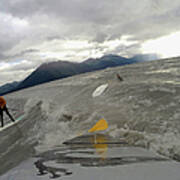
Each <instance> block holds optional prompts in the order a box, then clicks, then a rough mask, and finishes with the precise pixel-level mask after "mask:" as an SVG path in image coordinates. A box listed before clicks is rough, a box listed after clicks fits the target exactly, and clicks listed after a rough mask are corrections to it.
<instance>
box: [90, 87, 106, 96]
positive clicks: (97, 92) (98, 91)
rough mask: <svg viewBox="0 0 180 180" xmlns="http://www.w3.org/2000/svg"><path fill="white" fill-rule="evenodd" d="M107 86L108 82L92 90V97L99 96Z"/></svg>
mask: <svg viewBox="0 0 180 180" xmlns="http://www.w3.org/2000/svg"><path fill="white" fill-rule="evenodd" d="M107 87H108V84H103V85H101V86H99V87H97V88H96V90H95V91H94V92H93V94H92V97H97V96H100V95H101V94H102V93H103V92H104V91H105V90H106V89H107Z"/></svg>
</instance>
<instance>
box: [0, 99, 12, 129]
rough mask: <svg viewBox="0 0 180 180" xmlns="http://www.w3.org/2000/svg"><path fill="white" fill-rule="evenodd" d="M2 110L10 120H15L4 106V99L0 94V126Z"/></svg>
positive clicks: (2, 123) (2, 121) (2, 124)
mask: <svg viewBox="0 0 180 180" xmlns="http://www.w3.org/2000/svg"><path fill="white" fill-rule="evenodd" d="M3 111H5V112H6V114H7V115H8V116H9V118H10V119H11V121H12V122H15V120H14V118H13V117H12V116H11V114H10V113H9V111H8V108H7V107H6V100H5V99H4V97H2V96H0V119H1V126H2V127H3V126H4V119H3Z"/></svg>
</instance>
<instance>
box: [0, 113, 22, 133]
mask: <svg viewBox="0 0 180 180" xmlns="http://www.w3.org/2000/svg"><path fill="white" fill-rule="evenodd" d="M24 116H25V114H22V115H20V116H19V117H18V118H16V119H15V122H10V123H8V124H7V125H4V127H0V131H3V130H4V129H7V128H9V127H11V126H13V125H15V124H17V123H18V122H19V121H21V120H22V119H23V118H24Z"/></svg>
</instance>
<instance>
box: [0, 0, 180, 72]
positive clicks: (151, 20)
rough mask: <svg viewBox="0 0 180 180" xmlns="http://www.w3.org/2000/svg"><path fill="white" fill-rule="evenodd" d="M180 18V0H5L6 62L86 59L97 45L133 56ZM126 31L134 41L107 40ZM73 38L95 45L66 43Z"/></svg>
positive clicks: (0, 33) (0, 9) (0, 44)
mask: <svg viewBox="0 0 180 180" xmlns="http://www.w3.org/2000/svg"><path fill="white" fill-rule="evenodd" d="M179 21H180V1H179V0H173V1H171V2H170V1H169V0H141V1H137V0H128V1H127V0H111V1H110V0H1V3H0V37H1V40H0V62H2V61H3V62H10V63H11V62H12V61H13V60H17V59H24V60H27V61H23V63H24V66H25V67H28V68H30V67H33V68H34V67H35V65H39V64H40V63H42V62H44V61H45V60H44V59H43V58H44V57H45V56H46V54H48V53H49V54H48V57H50V55H51V54H53V53H56V52H58V53H59V54H60V55H62V54H64V57H71V58H72V56H73V55H76V52H77V53H79V54H81V52H82V54H83V53H84V55H83V56H82V58H83V59H86V58H84V57H85V56H86V54H87V52H88V51H92V50H94V51H95V52H97V53H99V54H107V53H115V54H116V53H117V54H120V55H128V56H132V55H133V54H139V53H141V52H140V47H141V44H142V43H143V42H145V41H147V40H150V39H154V38H158V37H161V36H164V35H168V34H170V33H173V32H175V31H179V30H180V23H179ZM126 35H128V36H129V38H128V39H127V41H128V42H131V41H134V43H133V44H131V43H130V44H128V45H127V44H119V45H117V46H115V47H114V49H113V48H112V47H108V46H107V45H104V43H107V42H108V41H113V40H120V39H121V38H122V37H123V36H126ZM71 40H73V41H76V40H77V41H87V42H88V43H89V44H90V46H85V47H84V46H81V47H78V44H77V45H75V47H71V46H68V48H69V49H67V48H64V46H63V45H64V43H66V42H68V41H71ZM107 44H108V43H107ZM65 51H68V52H65ZM85 51H86V53H85ZM44 54H45V55H44ZM79 54H78V55H77V56H79ZM89 54H90V53H89ZM60 57H61V56H60ZM62 57H63V56H62ZM50 58H51V57H50ZM52 58H53V57H52ZM87 58H88V57H87ZM61 59H62V58H61ZM74 59H76V58H74ZM46 60H47V58H46ZM28 62H29V64H28ZM13 67H14V69H17V67H22V66H20V65H17V66H15V65H14V66H13ZM22 68H23V67H22ZM11 71H12V69H11ZM9 72H10V71H9Z"/></svg>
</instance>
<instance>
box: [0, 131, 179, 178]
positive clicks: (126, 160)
mask: <svg viewBox="0 0 180 180" xmlns="http://www.w3.org/2000/svg"><path fill="white" fill-rule="evenodd" d="M113 142H115V144H113ZM65 144H66V145H65ZM179 168H180V163H177V162H175V161H172V160H170V159H167V158H165V157H163V156H160V155H158V154H155V153H152V152H150V151H148V150H146V149H143V148H140V147H132V146H129V145H128V144H127V143H126V141H125V140H124V139H114V138H112V137H110V136H107V135H104V134H96V135H92V134H91V135H84V136H80V137H77V138H74V139H71V140H69V141H66V142H65V143H64V145H63V144H62V145H60V146H57V147H54V148H53V149H51V150H48V151H45V152H43V153H40V154H38V155H36V157H34V158H30V159H28V160H26V161H24V162H22V163H21V164H20V165H19V166H17V167H15V168H14V169H12V170H10V171H9V172H8V173H6V174H5V175H3V176H1V177H0V180H9V179H13V180H24V179H26V180H49V179H68V180H71V179H72V180H84V179H86V180H91V179H103V180H109V179H113V180H119V179H123V180H144V179H146V180H153V179H158V180H166V179H167V180H169V179H172V180H179V176H180V172H179Z"/></svg>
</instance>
